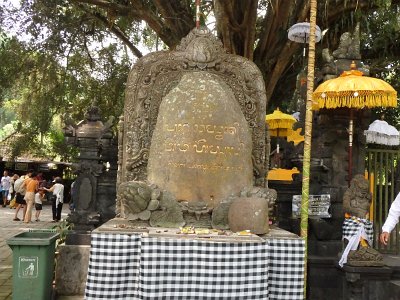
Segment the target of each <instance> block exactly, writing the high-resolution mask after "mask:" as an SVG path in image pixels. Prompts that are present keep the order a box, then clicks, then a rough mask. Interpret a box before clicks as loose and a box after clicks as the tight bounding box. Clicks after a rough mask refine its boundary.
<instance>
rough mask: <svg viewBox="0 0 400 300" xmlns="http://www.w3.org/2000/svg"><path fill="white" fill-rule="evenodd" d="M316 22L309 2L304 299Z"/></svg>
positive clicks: (303, 198)
mask: <svg viewBox="0 0 400 300" xmlns="http://www.w3.org/2000/svg"><path fill="white" fill-rule="evenodd" d="M316 21H317V0H311V1H310V40H309V44H308V67H307V101H306V115H305V125H304V131H305V135H304V155H303V178H302V190H301V215H300V235H301V237H302V238H303V240H304V246H305V249H304V250H305V251H304V299H306V298H307V297H306V295H307V259H308V198H309V188H310V160H311V133H312V93H313V91H314V67H315V31H316Z"/></svg>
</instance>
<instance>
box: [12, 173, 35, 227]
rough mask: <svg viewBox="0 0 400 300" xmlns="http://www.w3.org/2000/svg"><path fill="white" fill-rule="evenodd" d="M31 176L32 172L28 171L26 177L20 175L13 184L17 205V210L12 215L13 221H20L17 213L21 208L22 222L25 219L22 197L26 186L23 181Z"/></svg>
mask: <svg viewBox="0 0 400 300" xmlns="http://www.w3.org/2000/svg"><path fill="white" fill-rule="evenodd" d="M31 174H32V172H31V171H29V172H28V173H27V174H26V175H22V176H21V177H20V178H18V179H17V180H16V181H15V183H14V190H15V193H16V194H15V202H16V203H17V208H16V210H15V215H14V221H21V219H20V218H18V213H19V210H20V209H21V208H22V209H23V214H22V220H23V219H24V218H25V213H26V201H25V199H24V197H25V191H26V186H25V185H24V181H25V179H27V178H30V175H31Z"/></svg>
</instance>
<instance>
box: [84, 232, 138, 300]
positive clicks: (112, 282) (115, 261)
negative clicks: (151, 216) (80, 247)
mask: <svg viewBox="0 0 400 300" xmlns="http://www.w3.org/2000/svg"><path fill="white" fill-rule="evenodd" d="M140 244H141V237H140V236H139V235H127V234H94V235H92V242H91V248H90V258H89V269H88V275H87V281H86V291H85V295H86V299H136V298H134V297H135V296H136V291H137V289H138V283H139V282H138V280H139V267H140V252H141V250H140V249H141V245H140Z"/></svg>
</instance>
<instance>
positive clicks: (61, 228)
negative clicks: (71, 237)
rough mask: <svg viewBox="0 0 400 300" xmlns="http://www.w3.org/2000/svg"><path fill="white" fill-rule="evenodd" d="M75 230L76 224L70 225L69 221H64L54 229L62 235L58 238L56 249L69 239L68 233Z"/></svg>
mask: <svg viewBox="0 0 400 300" xmlns="http://www.w3.org/2000/svg"><path fill="white" fill-rule="evenodd" d="M73 228H74V224H72V223H69V222H68V221H67V220H62V221H60V222H58V223H57V225H55V226H54V227H53V229H54V230H56V232H58V233H59V234H60V236H59V237H58V240H57V242H56V247H57V246H58V245H61V244H64V243H65V239H66V238H67V234H68V232H69V231H70V230H72V229H73Z"/></svg>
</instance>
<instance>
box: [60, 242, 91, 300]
mask: <svg viewBox="0 0 400 300" xmlns="http://www.w3.org/2000/svg"><path fill="white" fill-rule="evenodd" d="M89 254H90V246H87V245H83V246H82V245H80V246H78V245H60V246H58V255H57V256H56V271H55V282H56V293H57V295H65V296H74V295H84V293H85V286H86V277H87V271H88V266H89Z"/></svg>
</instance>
